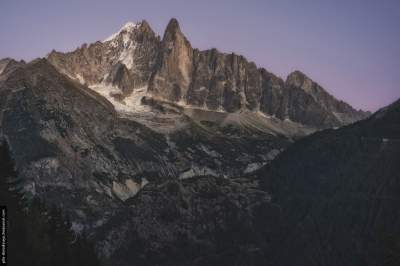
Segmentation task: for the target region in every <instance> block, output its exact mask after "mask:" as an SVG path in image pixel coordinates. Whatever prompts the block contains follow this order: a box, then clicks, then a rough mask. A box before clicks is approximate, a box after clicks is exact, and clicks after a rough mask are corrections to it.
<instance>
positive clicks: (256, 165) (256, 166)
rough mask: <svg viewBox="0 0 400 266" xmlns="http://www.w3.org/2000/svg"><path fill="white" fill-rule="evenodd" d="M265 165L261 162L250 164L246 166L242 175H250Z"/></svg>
mask: <svg viewBox="0 0 400 266" xmlns="http://www.w3.org/2000/svg"><path fill="white" fill-rule="evenodd" d="M266 164H267V163H265V162H262V163H250V164H248V165H247V167H246V169H244V171H243V172H244V173H245V174H249V173H252V172H254V171H256V170H258V169H260V168H261V167H263V166H264V165H266Z"/></svg>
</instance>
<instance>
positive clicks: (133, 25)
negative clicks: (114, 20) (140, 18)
mask: <svg viewBox="0 0 400 266" xmlns="http://www.w3.org/2000/svg"><path fill="white" fill-rule="evenodd" d="M140 26H141V23H133V22H127V23H125V24H124V26H122V28H120V29H119V31H118V32H116V33H114V34H112V35H111V36H110V37H108V38H107V39H105V40H103V42H108V41H111V40H113V39H114V38H115V37H117V36H118V35H119V34H120V33H122V32H129V33H131V32H133V31H134V30H135V29H137V28H139V27H140Z"/></svg>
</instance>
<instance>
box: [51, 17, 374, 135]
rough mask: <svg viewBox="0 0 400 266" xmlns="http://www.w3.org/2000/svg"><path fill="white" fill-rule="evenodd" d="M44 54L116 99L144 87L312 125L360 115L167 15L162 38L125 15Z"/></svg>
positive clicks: (213, 106)
mask: <svg viewBox="0 0 400 266" xmlns="http://www.w3.org/2000/svg"><path fill="white" fill-rule="evenodd" d="M48 60H49V61H50V62H51V63H52V64H53V65H54V66H55V67H56V68H57V69H58V70H59V71H60V72H61V73H64V74H66V75H68V76H70V77H71V78H74V79H76V80H78V81H79V82H80V83H82V84H87V85H89V87H95V88H96V89H97V90H98V89H99V88H100V87H107V90H108V91H109V93H111V94H113V97H114V98H115V99H117V100H120V101H122V100H124V98H126V97H129V95H130V94H131V93H133V91H134V90H135V89H137V88H143V87H146V88H147V92H148V94H149V95H151V96H152V97H154V98H156V99H158V100H165V101H169V102H172V103H176V104H178V105H181V106H186V107H193V108H200V109H204V110H211V111H221V112H228V113H233V112H239V111H242V110H249V111H252V112H263V113H264V114H266V115H269V116H274V117H277V118H278V119H281V120H285V119H286V120H291V121H294V122H298V123H301V124H304V125H308V126H312V127H316V128H327V127H336V126H341V125H345V124H349V123H352V122H354V121H357V120H360V119H362V118H365V117H366V116H368V113H366V112H363V111H357V110H354V109H353V108H352V107H351V106H350V105H348V104H346V103H344V102H342V101H339V100H337V99H335V98H334V97H333V96H331V95H330V94H329V93H327V92H326V91H325V90H324V89H323V88H322V87H321V86H319V85H318V84H317V83H315V82H314V81H312V80H311V79H310V78H308V77H307V76H305V75H304V74H303V73H301V72H299V71H295V72H293V73H291V74H290V75H289V76H288V77H287V80H286V81H283V80H282V79H281V78H279V77H276V76H275V75H273V74H272V73H269V72H268V71H266V70H265V69H262V68H261V69H260V68H258V67H257V66H256V65H255V64H254V63H253V62H249V61H247V60H246V58H244V57H243V56H240V55H236V54H234V53H232V54H226V53H222V52H219V51H218V50H217V49H211V50H206V51H199V50H198V49H194V48H192V46H191V44H190V42H189V40H188V39H187V38H186V37H185V36H184V34H183V32H182V30H181V28H180V25H179V23H178V21H177V20H176V19H171V21H170V22H169V24H168V26H167V28H166V30H165V33H164V36H163V38H162V40H160V38H159V37H158V36H156V34H155V33H154V32H153V31H152V30H151V28H150V26H149V24H148V23H147V22H146V21H142V22H140V23H131V22H129V23H127V24H126V25H125V26H123V27H122V28H121V29H120V30H119V31H118V32H117V33H115V34H113V35H111V36H110V37H109V38H107V39H106V40H104V41H102V42H96V43H94V44H90V45H86V44H84V45H83V46H82V47H81V48H78V49H77V50H75V51H74V52H70V53H60V52H55V51H53V52H51V53H50V54H49V55H48ZM111 87H112V88H116V89H117V91H116V90H115V89H114V90H113V89H112V88H111Z"/></svg>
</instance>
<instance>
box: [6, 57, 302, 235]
mask: <svg viewBox="0 0 400 266" xmlns="http://www.w3.org/2000/svg"><path fill="white" fill-rule="evenodd" d="M0 77H1V80H0V95H1V101H0V110H1V114H0V118H1V120H0V121H1V124H0V125H1V128H0V129H1V135H2V137H4V138H6V139H7V140H8V142H9V145H10V148H11V151H12V154H13V157H14V158H15V161H16V165H17V168H18V171H19V174H20V175H21V177H23V180H24V186H25V189H26V191H27V193H28V195H29V196H35V195H36V196H39V197H43V198H46V200H50V201H51V202H53V203H55V204H57V205H60V206H61V207H65V208H67V209H69V210H70V213H69V215H70V216H71V218H72V219H73V221H74V223H75V226H76V228H77V230H79V229H82V228H83V227H84V228H86V229H88V230H90V231H92V232H93V230H95V229H96V228H97V227H98V226H100V225H101V224H102V223H104V222H105V221H106V220H107V219H108V218H109V217H112V216H113V212H114V211H115V210H116V209H118V207H117V206H119V204H121V203H122V202H124V201H126V200H127V199H129V198H132V197H133V196H135V195H136V194H137V193H138V192H139V191H140V190H141V189H142V188H143V187H144V186H145V185H146V184H148V183H149V182H150V183H160V182H164V181H165V180H169V179H187V178H192V177H194V176H199V175H209V176H214V177H232V176H237V175H242V174H244V173H248V172H252V171H254V170H256V169H258V168H260V167H261V166H262V165H264V164H265V163H267V162H268V161H270V160H272V159H273V158H274V157H275V156H276V155H277V154H278V153H279V152H280V151H281V150H282V149H284V148H286V147H287V146H288V145H289V144H290V143H291V142H292V140H291V138H290V137H288V136H290V134H289V132H292V133H294V136H295V135H297V134H305V133H306V130H307V128H304V131H303V132H302V131H301V130H302V128H301V127H299V126H298V125H296V124H290V123H284V124H283V123H282V122H281V121H279V120H277V119H269V120H268V119H266V118H263V119H261V118H257V119H255V118H254V117H253V116H250V117H251V118H253V120H250V119H246V121H243V120H242V118H243V116H245V115H246V114H241V115H237V116H235V115H233V114H231V115H230V116H227V114H225V113H215V114H210V113H209V112H205V113H204V112H202V111H201V110H197V111H196V110H183V109H182V108H181V107H179V106H176V105H171V104H169V103H163V102H158V101H155V100H152V99H147V100H146V98H144V99H142V105H140V106H141V108H144V109H143V110H140V112H139V111H138V112H137V113H134V114H132V113H129V114H128V115H127V116H126V117H123V116H121V115H120V113H118V112H117V111H116V110H115V108H114V107H115V106H113V105H112V104H111V103H110V102H109V101H107V99H105V98H104V97H102V96H101V95H100V94H98V93H96V92H95V91H93V90H91V89H89V88H88V87H86V86H85V85H82V84H80V83H78V82H76V81H74V80H72V79H70V78H68V77H67V76H65V75H63V74H61V73H59V72H58V71H57V70H56V69H55V68H54V67H53V65H51V64H50V63H49V62H48V61H47V60H46V59H38V60H35V61H33V62H30V63H28V64H26V65H21V66H19V67H17V68H16V69H14V70H13V71H12V72H11V73H9V74H7V75H0ZM188 112H189V113H188ZM232 115H233V116H232ZM138 121H139V122H138ZM299 130H300V131H299ZM296 132H297V133H296ZM292 137H293V136H292Z"/></svg>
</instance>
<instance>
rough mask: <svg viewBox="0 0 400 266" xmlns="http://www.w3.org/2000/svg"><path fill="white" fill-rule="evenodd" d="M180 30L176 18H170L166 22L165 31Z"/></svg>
mask: <svg viewBox="0 0 400 266" xmlns="http://www.w3.org/2000/svg"><path fill="white" fill-rule="evenodd" d="M176 30H179V31H180V26H179V22H178V20H177V19H176V18H171V19H170V20H169V22H168V25H167V29H166V31H176Z"/></svg>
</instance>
